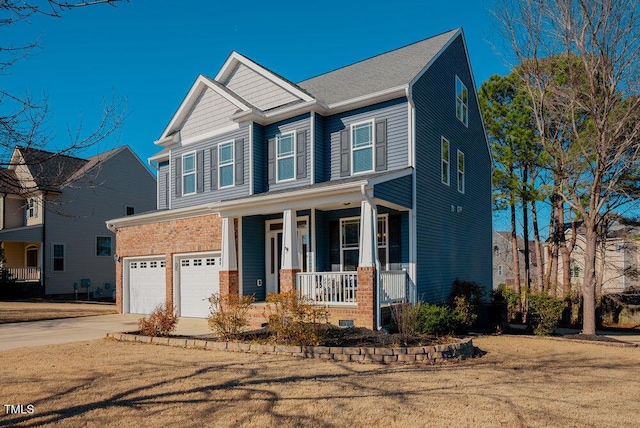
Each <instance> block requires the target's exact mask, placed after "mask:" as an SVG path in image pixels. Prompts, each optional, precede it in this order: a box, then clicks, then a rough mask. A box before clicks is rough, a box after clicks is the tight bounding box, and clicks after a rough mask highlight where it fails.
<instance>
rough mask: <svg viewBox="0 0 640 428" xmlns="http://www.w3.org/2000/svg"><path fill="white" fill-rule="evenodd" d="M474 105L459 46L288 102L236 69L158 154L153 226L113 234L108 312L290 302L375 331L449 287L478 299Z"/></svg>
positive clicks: (123, 224) (487, 190)
mask: <svg viewBox="0 0 640 428" xmlns="http://www.w3.org/2000/svg"><path fill="white" fill-rule="evenodd" d="M475 88H476V85H475V82H474V80H473V76H472V73H471V68H470V65H469V58H468V55H467V48H466V43H465V41H464V37H463V33H462V30H461V29H458V30H453V31H449V32H447V33H443V34H440V35H437V36H434V37H431V38H429V39H425V40H422V41H420V42H417V43H414V44H411V45H408V46H405V47H402V48H399V49H396V50H393V51H390V52H387V53H384V54H381V55H378V56H375V57H372V58H369V59H366V60H363V61H360V62H357V63H355V64H351V65H348V66H345V67H343V68H340V69H337V70H334V71H331V72H328V73H326V74H322V75H320V76H317V77H313V78H311V79H308V80H305V81H302V82H298V83H297V84H294V83H292V82H290V81H288V80H286V79H285V78H283V77H281V76H279V75H278V74H276V73H274V72H272V71H270V70H268V69H267V68H265V67H263V66H261V65H259V64H257V63H256V62H254V61H252V60H251V59H249V58H247V57H244V56H242V55H240V54H238V53H236V52H233V53H232V54H231V55H230V56H229V58H228V59H227V61H226V62H225V63H224V65H223V66H222V68H221V69H220V71H219V72H218V73H217V75H216V76H215V77H214V78H208V77H205V76H202V75H201V76H199V77H198V78H197V79H196V81H195V83H194V84H193V86H192V87H191V90H190V91H189V93H188V94H187V96H186V98H185V99H184V101H183V102H182V104H181V105H180V107H179V108H178V110H177V111H176V113H175V114H174V115H173V117H172V119H171V120H170V122H169V124H168V126H167V127H166V129H165V130H164V131H163V132H162V134H161V136H160V138H159V139H158V140H157V141H156V142H155V144H156V145H157V146H159V148H161V150H160V151H159V153H158V154H157V155H155V156H153V157H152V158H151V159H150V161H151V162H153V163H155V164H156V165H157V169H158V210H157V211H155V212H151V213H146V214H140V215H136V216H132V217H120V218H116V219H113V220H110V221H108V222H107V225H108V227H109V228H110V229H111V230H113V231H115V232H116V236H117V238H118V244H117V259H118V261H119V262H118V264H117V279H116V281H117V284H118V291H119V292H118V301H117V305H118V308H119V310H120V311H122V312H125V313H126V312H131V313H149V312H150V311H151V310H153V308H154V307H155V306H156V305H157V304H160V303H164V302H165V301H166V302H168V303H169V304H173V305H174V306H175V307H176V309H177V311H178V313H179V314H180V315H181V316H188V317H189V316H190V317H206V316H207V315H208V314H209V308H208V302H207V301H206V298H207V297H208V296H209V295H211V294H212V293H213V292H220V293H221V294H223V295H224V294H227V293H234V294H235V293H240V294H243V295H255V297H256V300H257V302H264V301H265V298H266V295H267V293H273V292H278V291H286V290H293V289H298V290H299V291H300V293H301V294H303V295H305V296H307V297H309V298H310V299H312V301H314V302H315V303H317V304H319V305H323V306H327V307H328V308H329V311H330V313H331V320H332V322H335V323H340V324H342V325H351V324H355V325H359V326H366V327H369V328H372V327H376V326H379V323H380V315H379V310H380V307H381V305H385V304H388V303H390V302H393V301H397V300H402V299H409V300H412V301H413V300H415V299H416V298H420V299H423V300H427V301H431V302H442V301H444V300H446V298H447V296H448V294H449V292H450V290H451V285H452V283H453V281H454V280H455V279H456V278H459V279H461V280H472V281H476V282H478V283H480V284H482V285H483V286H484V287H486V288H487V291H488V290H489V288H490V287H491V285H492V266H491V230H492V229H491V227H492V226H491V221H492V214H491V159H490V154H489V148H488V145H487V140H486V137H485V134H484V130H483V125H482V118H481V116H480V111H479V108H478V102H477V96H476V91H475ZM120 291H122V292H120ZM257 307H258V308H259V309H256V311H255V313H256V318H259V317H260V313H261V312H262V309H261V308H260V306H259V305H257Z"/></svg>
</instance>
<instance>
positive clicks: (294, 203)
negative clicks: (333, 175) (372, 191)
mask: <svg viewBox="0 0 640 428" xmlns="http://www.w3.org/2000/svg"><path fill="white" fill-rule="evenodd" d="M366 184H367V181H366V180H359V181H353V182H350V183H343V184H337V185H335V186H328V187H322V188H308V189H304V190H297V191H296V190H293V191H290V192H286V193H284V192H283V193H277V194H273V195H264V196H262V197H252V198H243V199H237V200H234V201H228V202H220V203H217V204H211V209H212V210H213V211H216V212H218V213H219V214H220V215H221V216H222V217H239V216H245V215H255V214H265V213H269V212H279V211H281V210H285V209H294V208H295V209H302V208H310V207H312V206H321V205H327V204H336V203H342V202H350V201H352V200H354V198H357V199H358V200H360V199H361V196H362V195H361V193H360V188H361V186H362V185H366Z"/></svg>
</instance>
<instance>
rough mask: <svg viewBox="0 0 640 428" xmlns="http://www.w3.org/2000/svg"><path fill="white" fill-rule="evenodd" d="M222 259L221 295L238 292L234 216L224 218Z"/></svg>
mask: <svg viewBox="0 0 640 428" xmlns="http://www.w3.org/2000/svg"><path fill="white" fill-rule="evenodd" d="M220 248H221V250H222V261H221V266H220V273H219V278H220V296H225V295H231V294H238V293H239V291H240V286H239V281H238V262H237V257H236V233H235V221H234V219H233V218H228V217H224V218H223V219H222V242H221V247H220Z"/></svg>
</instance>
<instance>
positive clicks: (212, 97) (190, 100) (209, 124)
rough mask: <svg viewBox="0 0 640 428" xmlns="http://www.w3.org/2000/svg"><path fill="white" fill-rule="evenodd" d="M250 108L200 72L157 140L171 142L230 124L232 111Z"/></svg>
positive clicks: (166, 143) (248, 109)
mask: <svg viewBox="0 0 640 428" xmlns="http://www.w3.org/2000/svg"><path fill="white" fill-rule="evenodd" d="M252 108H253V106H251V105H250V104H249V103H247V102H246V101H245V100H243V99H242V98H240V97H239V96H238V95H236V94H234V93H233V92H232V91H230V90H229V89H227V88H226V87H225V86H224V85H221V84H220V83H218V82H216V81H214V80H212V79H209V78H208V77H206V76H203V75H200V76H198V78H197V79H196V81H195V82H194V84H193V85H192V86H191V89H190V90H189V93H188V94H187V96H186V97H185V98H184V100H183V101H182V103H181V104H180V107H179V108H178V110H177V111H176V113H175V114H174V115H173V117H172V118H171V121H170V122H169V124H168V125H167V127H166V128H165V130H164V131H163V132H162V135H161V136H160V139H159V140H158V141H156V144H158V145H162V146H167V145H172V144H174V143H177V142H179V141H185V140H189V139H191V138H197V136H198V135H202V134H206V133H210V132H213V131H215V130H216V129H224V128H225V127H229V126H233V125H234V124H235V122H233V120H232V119H231V116H232V115H233V114H234V113H237V112H246V111H250V110H252ZM177 133H179V138H178V137H177ZM170 137H172V138H170Z"/></svg>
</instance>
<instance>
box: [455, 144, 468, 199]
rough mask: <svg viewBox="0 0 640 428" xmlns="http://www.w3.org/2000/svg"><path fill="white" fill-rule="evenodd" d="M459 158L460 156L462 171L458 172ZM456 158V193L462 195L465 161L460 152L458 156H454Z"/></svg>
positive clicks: (462, 153)
mask: <svg viewBox="0 0 640 428" xmlns="http://www.w3.org/2000/svg"><path fill="white" fill-rule="evenodd" d="M460 156H462V170H460ZM456 158H457V161H458V162H457V163H456V168H457V170H458V192H460V193H462V194H464V191H465V181H466V180H465V175H466V174H465V169H466V166H465V160H464V152H461V151H460V150H458V155H457V156H456Z"/></svg>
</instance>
